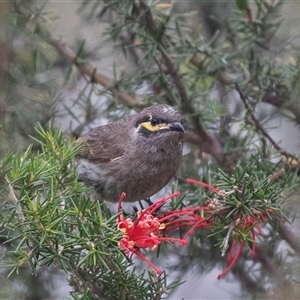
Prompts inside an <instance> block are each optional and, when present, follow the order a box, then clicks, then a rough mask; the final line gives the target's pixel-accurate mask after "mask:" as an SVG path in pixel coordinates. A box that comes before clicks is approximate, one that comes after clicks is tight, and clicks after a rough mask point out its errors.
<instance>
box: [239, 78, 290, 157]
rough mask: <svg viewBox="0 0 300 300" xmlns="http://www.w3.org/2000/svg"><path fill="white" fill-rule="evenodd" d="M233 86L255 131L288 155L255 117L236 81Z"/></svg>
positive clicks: (283, 153)
mask: <svg viewBox="0 0 300 300" xmlns="http://www.w3.org/2000/svg"><path fill="white" fill-rule="evenodd" d="M235 88H236V90H237V91H238V93H239V95H240V98H241V100H242V101H243V103H244V106H245V108H246V110H247V113H248V114H249V115H250V117H251V119H252V120H253V122H254V125H255V128H256V130H257V131H260V132H261V133H262V134H263V135H264V136H265V137H266V138H267V139H268V140H269V141H270V143H271V144H272V145H273V147H274V148H275V149H276V150H278V151H279V152H280V153H281V154H282V155H285V156H288V153H287V152H286V151H285V150H283V149H282V148H281V147H280V146H279V145H278V144H277V143H276V142H275V141H274V140H273V138H272V137H271V136H270V134H269V133H268V132H267V131H266V130H265V129H264V128H263V127H262V126H261V124H260V122H259V120H258V119H257V118H256V117H255V115H254V113H253V111H252V109H251V107H250V105H249V104H248V102H247V97H246V96H245V95H244V93H243V92H242V91H241V89H240V88H239V85H238V84H237V83H236V84H235Z"/></svg>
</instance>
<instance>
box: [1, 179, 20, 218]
mask: <svg viewBox="0 0 300 300" xmlns="http://www.w3.org/2000/svg"><path fill="white" fill-rule="evenodd" d="M5 181H6V182H7V187H8V199H9V200H11V202H12V203H13V204H14V205H15V207H16V212H17V215H18V217H19V219H20V221H21V222H23V223H24V221H25V217H24V214H23V211H22V208H21V205H20V203H19V201H18V199H17V197H16V195H15V192H14V189H13V187H12V185H11V184H10V181H9V179H8V177H7V175H5Z"/></svg>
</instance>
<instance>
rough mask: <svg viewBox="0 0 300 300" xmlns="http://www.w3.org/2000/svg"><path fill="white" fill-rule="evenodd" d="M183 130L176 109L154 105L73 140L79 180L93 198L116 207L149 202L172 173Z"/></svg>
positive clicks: (174, 172)
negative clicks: (117, 205)
mask: <svg viewBox="0 0 300 300" xmlns="http://www.w3.org/2000/svg"><path fill="white" fill-rule="evenodd" d="M184 133H185V129H184V127H183V125H182V117H181V114H180V113H179V111H178V110H177V109H175V108H174V107H172V106H169V105H166V104H157V105H153V106H150V107H147V108H145V109H143V110H142V111H141V112H139V113H137V114H135V115H130V116H126V117H123V118H121V119H119V120H117V121H115V122H113V123H110V124H107V125H102V126H98V127H95V128H93V129H91V130H90V131H89V132H88V133H86V134H85V135H83V136H81V137H79V138H78V139H77V143H79V144H80V148H79V151H78V153H77V156H76V159H77V161H78V166H77V172H78V178H79V180H81V181H83V182H84V183H85V184H86V185H87V186H91V187H93V188H94V198H95V199H96V200H100V201H104V200H106V201H109V202H118V200H119V199H120V196H121V194H122V193H123V192H124V193H125V194H126V197H125V199H124V201H126V202H135V201H139V200H145V199H149V198H150V197H151V196H153V195H154V194H156V193H157V192H158V191H159V190H161V189H162V188H163V187H164V186H166V185H167V183H168V182H169V181H170V180H171V179H172V178H173V177H174V175H175V174H176V172H177V170H178V168H179V166H180V161H181V157H182V139H183V135H184Z"/></svg>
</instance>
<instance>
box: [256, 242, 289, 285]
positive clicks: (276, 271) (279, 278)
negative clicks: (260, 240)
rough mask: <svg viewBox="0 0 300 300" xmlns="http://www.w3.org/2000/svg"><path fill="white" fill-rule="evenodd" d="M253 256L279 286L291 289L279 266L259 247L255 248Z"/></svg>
mask: <svg viewBox="0 0 300 300" xmlns="http://www.w3.org/2000/svg"><path fill="white" fill-rule="evenodd" d="M255 258H256V259H257V260H258V261H259V262H260V263H261V264H262V265H263V266H264V268H265V269H267V270H268V272H269V274H270V275H271V277H272V278H273V279H274V280H275V282H276V284H277V285H278V286H279V287H281V288H289V289H291V290H292V289H293V287H292V285H291V284H290V283H289V281H288V280H287V278H286V277H285V275H284V273H283V272H282V270H280V267H279V266H277V265H276V264H275V263H274V262H272V261H271V260H270V259H269V258H268V257H267V255H266V254H265V253H264V251H263V250H262V249H261V248H260V247H257V248H256V255H255Z"/></svg>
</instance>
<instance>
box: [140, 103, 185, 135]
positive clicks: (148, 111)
mask: <svg viewBox="0 0 300 300" xmlns="http://www.w3.org/2000/svg"><path fill="white" fill-rule="evenodd" d="M135 128H136V131H137V132H138V133H139V134H140V135H142V136H144V137H145V138H155V139H158V140H160V139H164V140H165V139H168V138H174V139H176V138H178V139H180V138H181V137H182V135H183V133H184V132H185V130H184V128H183V126H182V124H181V115H180V113H179V111H177V110H176V109H175V108H173V107H171V106H169V105H166V104H158V105H154V106H150V107H147V108H145V109H144V110H142V111H141V112H140V113H139V114H138V115H137V116H136V122H135Z"/></svg>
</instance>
